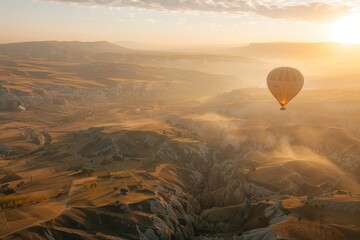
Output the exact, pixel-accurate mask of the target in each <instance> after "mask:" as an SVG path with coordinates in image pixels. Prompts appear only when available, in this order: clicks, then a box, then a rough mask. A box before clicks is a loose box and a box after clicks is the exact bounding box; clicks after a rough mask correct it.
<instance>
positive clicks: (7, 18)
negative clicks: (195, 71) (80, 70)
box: [0, 0, 360, 45]
mask: <svg viewBox="0 0 360 240" xmlns="http://www.w3.org/2000/svg"><path fill="white" fill-rule="evenodd" d="M359 7H360V0H356V1H350V0H345V1H344V0H343V1H340V0H328V1H324V0H316V1H310V0H298V1H295V0H273V1H269V0H264V1H260V0H257V1H256V0H52V1H47V0H37V1H34V0H1V1H0V28H1V31H2V33H1V35H0V42H19V41H31V40H80V41H96V40H107V41H113V42H114V41H134V42H142V43H149V44H157V45H199V44H239V43H247V42H270V41H271V42H272V41H307V42H314V41H334V33H333V30H334V27H333V26H334V23H336V22H337V21H340V20H339V19H342V18H343V17H344V16H349V15H354V14H356V13H357V12H358V10H359ZM359 19H360V18H359ZM357 24H358V26H359V25H360V22H358V23H357Z"/></svg>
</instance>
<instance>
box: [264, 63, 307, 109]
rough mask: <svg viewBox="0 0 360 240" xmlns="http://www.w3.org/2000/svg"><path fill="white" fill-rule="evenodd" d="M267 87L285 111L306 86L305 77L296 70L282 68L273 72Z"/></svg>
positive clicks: (270, 74)
mask: <svg viewBox="0 0 360 240" xmlns="http://www.w3.org/2000/svg"><path fill="white" fill-rule="evenodd" d="M267 85H268V88H269V90H270V92H271V93H272V95H274V97H275V98H276V100H277V101H278V102H279V103H280V105H281V106H282V108H281V109H282V110H285V106H286V105H287V104H288V103H289V102H290V101H291V99H293V98H294V97H295V96H296V95H297V94H298V93H299V92H300V91H301V89H302V87H303V85H304V76H303V75H302V74H301V72H300V71H299V70H297V69H295V68H290V67H280V68H275V69H274V70H272V71H271V72H270V73H269V75H268V77H267Z"/></svg>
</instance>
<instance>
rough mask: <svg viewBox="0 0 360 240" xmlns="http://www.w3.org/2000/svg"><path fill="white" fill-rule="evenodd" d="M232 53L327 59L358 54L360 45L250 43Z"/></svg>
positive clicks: (270, 56)
mask: <svg viewBox="0 0 360 240" xmlns="http://www.w3.org/2000/svg"><path fill="white" fill-rule="evenodd" d="M232 52H233V53H235V54H240V55H243V56H251V57H259V58H262V57H269V58H282V57H288V58H297V57H306V58H307V57H329V56H334V55H353V54H360V44H358V45H346V44H339V43H332V42H324V43H321V42H319V43H297V42H274V43H250V44H249V45H248V46H245V47H240V48H234V49H232Z"/></svg>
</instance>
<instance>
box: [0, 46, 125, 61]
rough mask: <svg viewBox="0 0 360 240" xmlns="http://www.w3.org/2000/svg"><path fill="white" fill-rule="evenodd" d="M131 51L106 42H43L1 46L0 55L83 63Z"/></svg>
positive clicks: (23, 58)
mask: <svg viewBox="0 0 360 240" xmlns="http://www.w3.org/2000/svg"><path fill="white" fill-rule="evenodd" d="M131 51H132V50H130V49H127V48H124V47H121V46H118V45H115V44H112V43H109V42H106V41H100V42H79V41H71V42H62V41H43V42H22V43H8V44H0V55H5V56H8V57H11V58H14V59H22V60H26V59H43V60H54V61H69V60H75V61H83V60H87V59H89V58H91V56H92V55H95V54H99V53H107V52H112V53H124V52H131Z"/></svg>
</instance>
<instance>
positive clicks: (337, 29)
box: [332, 14, 360, 44]
mask: <svg viewBox="0 0 360 240" xmlns="http://www.w3.org/2000/svg"><path fill="white" fill-rule="evenodd" d="M332 34H333V38H334V41H336V42H340V43H347V44H356V43H360V14H356V15H351V16H346V17H343V18H341V19H339V20H338V21H336V22H335V23H334V24H333V25H332Z"/></svg>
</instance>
